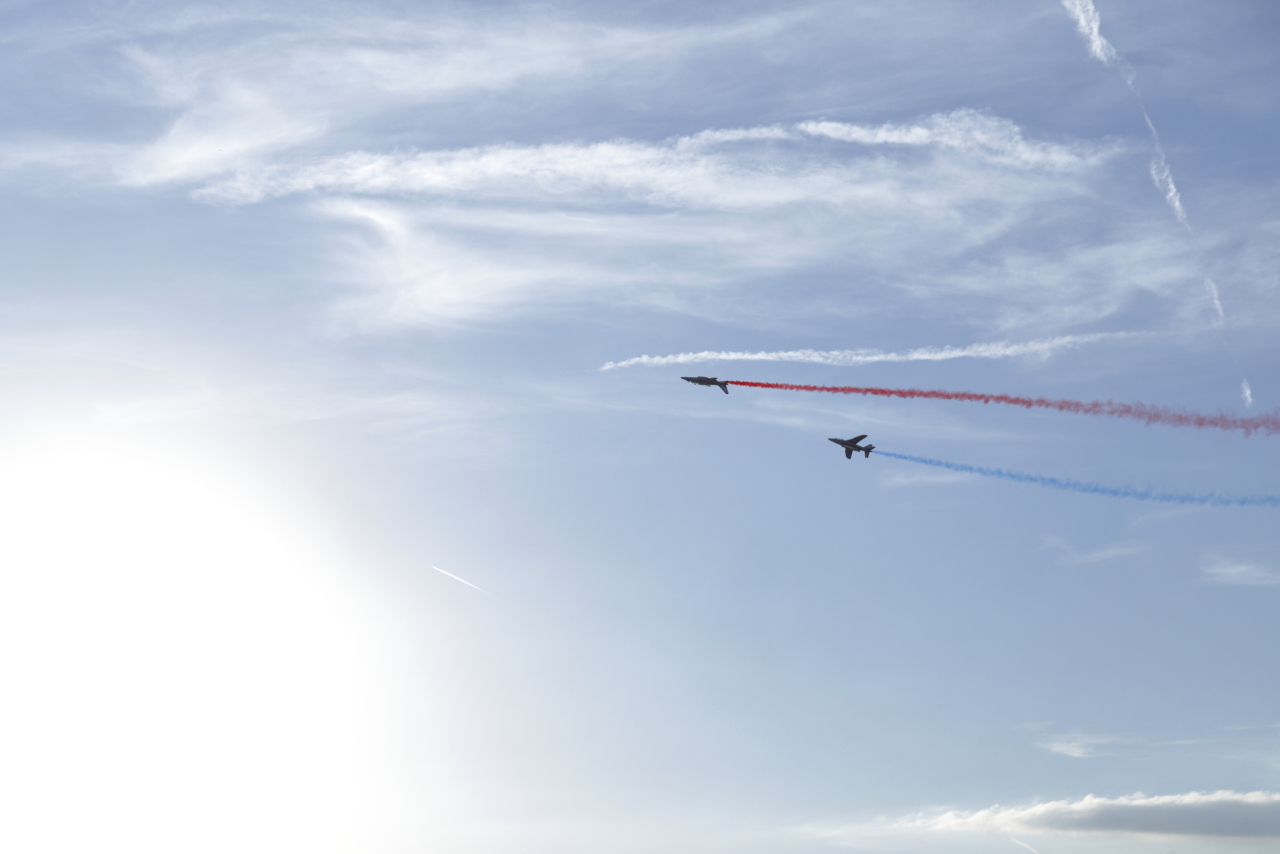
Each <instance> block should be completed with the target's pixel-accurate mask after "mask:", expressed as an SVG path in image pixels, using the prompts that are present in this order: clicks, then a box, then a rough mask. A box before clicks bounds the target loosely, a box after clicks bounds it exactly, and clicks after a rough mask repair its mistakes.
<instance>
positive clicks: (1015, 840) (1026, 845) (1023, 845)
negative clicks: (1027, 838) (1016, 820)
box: [1009, 836, 1040, 854]
mask: <svg viewBox="0 0 1280 854" xmlns="http://www.w3.org/2000/svg"><path fill="white" fill-rule="evenodd" d="M1009 841H1010V842H1012V843H1013V844H1014V845H1021V846H1022V847H1023V848H1025V849H1027V850H1028V851H1030V852H1031V854H1040V852H1039V851H1037V850H1036V849H1034V848H1032V847H1031V846H1030V845H1028V844H1027V843H1025V842H1023V841H1022V840H1021V839H1014V838H1013V837H1012V836H1010V837H1009Z"/></svg>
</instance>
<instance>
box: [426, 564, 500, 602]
mask: <svg viewBox="0 0 1280 854" xmlns="http://www.w3.org/2000/svg"><path fill="white" fill-rule="evenodd" d="M431 568H432V569H434V570H435V571H436V572H439V573H441V574H443V575H447V576H449V577H450V578H452V579H453V580H454V581H461V582H462V583H463V584H465V585H467V586H468V587H475V589H476V590H479V591H480V592H481V593H483V594H485V595H486V596H488V595H489V591H488V590H484V589H482V588H480V587H476V586H475V585H474V584H472V583H471V582H470V581H467V580H466V579H465V578H459V577H458V576H456V575H454V574H453V573H452V572H445V571H444V570H443V569H441V568H440V567H438V566H433V567H431Z"/></svg>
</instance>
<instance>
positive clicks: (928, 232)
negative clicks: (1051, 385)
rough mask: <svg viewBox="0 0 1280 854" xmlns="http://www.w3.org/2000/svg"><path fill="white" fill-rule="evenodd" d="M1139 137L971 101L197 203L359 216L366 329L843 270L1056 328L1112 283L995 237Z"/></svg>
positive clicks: (387, 173)
mask: <svg viewBox="0 0 1280 854" xmlns="http://www.w3.org/2000/svg"><path fill="white" fill-rule="evenodd" d="M837 131H838V133H837ZM837 137H847V138H842V139H837ZM1127 150H1128V148H1127V146H1126V145H1124V144H1120V143H1105V144H1104V143H1094V142H1047V141H1038V140H1028V139H1026V138H1025V136H1024V135H1023V134H1022V132H1021V130H1020V129H1019V128H1018V127H1017V126H1016V125H1014V124H1013V123H1011V122H1009V121H1008V120H1007V119H1003V118H1000V117H996V116H990V115H987V114H984V113H979V112H976V111H973V110H957V111H952V112H949V113H945V114H938V115H935V116H928V117H925V118H923V119H921V120H920V121H919V122H917V123H916V124H914V125H902V124H880V125H854V124H845V123H830V122H827V123H809V124H802V125H791V126H762V127H753V128H738V129H713V130H708V131H703V132H701V133H697V134H692V135H689V136H683V137H675V138H671V139H667V140H662V141H658V142H652V141H644V140H627V139H621V140H610V141H606V142H584V143H554V144H543V145H524V146H519V145H493V146H482V147H477V148H466V149H454V150H447V151H416V152H389V153H377V152H352V153H349V154H345V155H341V156H336V157H330V158H319V159H315V160H309V161H308V160H304V161H299V162H296V163H277V164H274V165H263V166H255V167H246V168H243V169H239V170H237V171H236V172H235V173H234V174H232V175H230V176H229V177H227V178H225V179H218V180H215V181H212V182H210V183H208V184H206V185H205V187H203V188H201V189H200V190H199V191H197V196H198V197H199V198H201V199H204V200H208V201H216V202H222V203H233V204H252V203H255V202H259V201H263V200H265V199H268V198H278V197H282V196H290V195H300V194H305V195H306V196H308V197H310V198H312V199H316V200H317V210H320V211H322V212H324V213H326V214H327V215H330V216H333V217H336V218H338V219H342V220H346V221H349V222H352V223H358V224H359V225H360V226H361V227H362V230H363V236H359V235H358V234H357V235H355V236H353V237H352V239H351V241H349V243H348V245H347V246H346V247H344V248H343V249H342V250H341V252H340V254H341V258H340V259H339V265H338V267H339V268H345V269H348V270H350V274H349V275H350V277H351V278H352V279H353V280H357V281H359V282H361V283H362V284H361V292H362V293H361V295H360V296H359V297H357V298H356V299H355V300H354V301H349V302H348V303H347V304H346V305H347V306H348V307H350V308H352V309H353V310H354V311H355V313H356V314H357V315H358V316H359V317H360V318H362V319H361V320H360V323H361V324H362V325H372V326H379V325H388V324H390V325H404V324H417V323H434V322H438V321H442V320H450V319H459V318H464V317H473V316H478V315H482V314H488V313H492V312H493V311H496V310H500V309H502V308H504V307H510V306H515V305H518V304H521V303H527V302H531V301H546V300H553V301H554V300H561V299H565V298H573V299H584V298H588V299H594V298H605V297H606V295H608V294H614V295H615V296H614V297H610V298H617V295H620V294H621V293H622V290H621V289H623V288H625V293H626V297H625V298H626V299H627V300H628V301H630V302H650V303H656V304H661V305H663V306H664V307H667V308H679V309H681V310H687V307H688V305H689V300H690V299H691V298H692V295H696V294H704V293H707V292H709V291H712V290H714V289H716V288H719V287H722V286H726V287H727V286H729V285H730V284H732V285H733V286H735V287H738V288H742V287H743V286H744V285H746V286H750V285H751V284H752V283H756V282H767V281H769V280H770V279H771V278H777V277H779V276H782V275H794V274H795V273H796V272H798V271H803V270H806V269H813V270H827V271H829V270H831V269H832V268H837V267H845V268H847V269H849V270H856V271H859V272H860V273H861V274H862V275H863V276H864V277H867V278H871V279H873V280H874V279H879V280H880V281H882V282H883V283H884V285H885V286H886V287H887V288H889V289H891V290H896V291H897V292H898V293H899V294H905V295H907V296H908V297H909V298H910V297H913V296H916V295H917V294H918V295H919V296H922V297H928V298H929V299H931V300H934V301H936V300H937V299H939V298H940V297H941V298H946V297H947V295H954V296H957V297H958V296H959V295H961V294H969V295H973V294H974V293H979V294H982V293H990V294H993V295H994V294H996V293H1000V294H1003V297H1002V301H1001V308H1000V310H1001V311H1003V312H1006V313H1012V312H1021V313H1023V315H1024V316H1026V317H1032V316H1036V315H1040V316H1041V319H1042V320H1043V315H1042V314H1041V313H1042V312H1043V311H1044V302H1045V301H1046V300H1047V301H1048V302H1051V303H1053V304H1054V305H1055V306H1057V307H1059V308H1061V309H1065V310H1067V311H1069V312H1071V313H1072V314H1074V315H1076V317H1074V318H1073V319H1072V321H1071V322H1079V321H1081V320H1085V319H1087V318H1088V317H1090V316H1092V317H1097V316H1100V315H1099V314H1098V313H1097V312H1099V311H1100V312H1102V313H1103V314H1105V313H1106V312H1107V311H1108V310H1109V309H1108V308H1106V307H1103V306H1102V305H1099V304H1095V303H1094V302H1093V299H1092V298H1090V297H1088V296H1086V295H1084V294H1083V293H1081V292H1080V290H1081V289H1082V288H1083V289H1086V290H1095V292H1096V285H1095V282H1096V281H1097V280H1098V279H1099V278H1102V279H1107V280H1110V279H1111V276H1110V275H1109V274H1103V275H1101V276H1099V275H1098V274H1097V273H1096V272H1095V273H1091V274H1084V273H1082V274H1080V275H1075V274H1071V273H1069V272H1068V270H1069V265H1064V264H1063V263H1062V261H1063V259H1062V258H1061V257H1057V258H1055V261H1054V263H1053V264H1052V265H1051V266H1052V269H1053V270H1054V271H1055V273H1054V281H1052V282H1051V281H1049V279H1048V278H1046V277H1045V275H1044V274H1043V272H1041V273H1037V274H1036V275H1034V276H1033V277H1031V278H1030V280H1028V277H1027V275H1026V274H1025V273H1023V272H1021V271H1020V269H1019V268H1020V267H1021V266H1022V265H1023V264H1024V263H1032V264H1035V265H1036V266H1040V265H1041V262H1038V261H1033V260H1032V259H1030V258H1025V257H1023V258H1017V257H1011V256H1010V255H1008V254H1007V253H1004V252H1002V251H999V250H996V249H994V246H995V245H997V244H999V243H1001V242H1002V241H1004V240H1006V239H1009V238H1010V236H1011V235H1012V234H1013V233H1015V232H1016V231H1017V230H1018V229H1020V228H1022V227H1023V226H1024V224H1025V223H1026V222H1027V221H1028V220H1029V219H1035V218H1036V217H1037V216H1040V215H1043V214H1042V213H1040V212H1041V211H1042V210H1043V209H1044V206H1046V205H1057V206H1059V207H1060V206H1062V205H1063V204H1091V203H1092V202H1091V201H1090V193H1091V190H1090V187H1091V184H1092V182H1093V181H1095V180H1097V176H1098V175H1099V174H1100V170H1102V169H1103V167H1104V166H1105V165H1106V164H1107V162H1108V161H1110V160H1111V159H1113V158H1115V157H1117V156H1118V155H1120V154H1122V153H1124V152H1125V151H1127ZM957 175H966V176H968V177H967V178H966V179H964V180H957ZM1051 242H1052V241H1051ZM498 246H501V247H502V248H501V251H496V248H497V247H498ZM979 247H991V248H990V249H989V250H988V251H984V252H983V255H984V256H989V257H991V258H992V259H994V260H991V261H987V260H984V261H981V262H978V263H979V264H980V265H981V268H979V267H975V266H974V265H973V264H967V265H963V266H962V267H961V268H960V269H957V265H956V264H955V263H954V259H956V258H957V257H960V256H964V255H966V254H969V253H973V252H975V251H976V250H978V248H979ZM1044 250H1046V251H1055V252H1056V250H1054V249H1052V248H1051V247H1048V246H1046V247H1044ZM1073 251H1074V250H1073ZM1077 257H1078V258H1079V260H1082V261H1085V262H1086V263H1087V264H1092V261H1089V260H1088V259H1086V258H1085V256H1083V255H1078V256H1077ZM992 263H996V264H1000V265H1003V266H1004V269H1002V270H993V269H992V268H991V266H990V265H991V264H992ZM904 265H905V266H904ZM1153 274H1154V275H1155V276H1156V277H1157V278H1160V279H1163V278H1166V277H1167V275H1168V273H1167V272H1166V271H1164V270H1160V269H1158V268H1150V269H1148V270H1147V272H1146V273H1145V274H1143V275H1133V274H1132V272H1129V273H1128V274H1127V275H1126V277H1125V278H1126V280H1127V281H1126V284H1125V285H1124V287H1126V288H1129V287H1134V286H1138V287H1145V286H1147V285H1146V283H1147V282H1150V281H1151V280H1150V278H1149V277H1150V276H1151V275H1153ZM1011 279H1017V280H1018V281H1019V286H1017V287H1016V288H1015V290H1014V291H1013V292H1009V291H1008V290H1006V287H1007V283H1009V281H1010V280H1011ZM1028 281H1029V285H1028ZM1113 299H1114V298H1113V297H1107V298H1106V300H1104V301H1107V300H1113ZM750 304H751V301H750V300H739V301H738V304H737V305H739V306H749V305H750ZM1111 304H1114V302H1112V303H1111ZM735 310H736V306H735ZM1053 310H1054V311H1055V312H1056V311H1058V308H1055V309H1053ZM949 357H951V354H948V353H944V354H942V355H941V358H949Z"/></svg>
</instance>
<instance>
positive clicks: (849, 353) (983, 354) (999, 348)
mask: <svg viewBox="0 0 1280 854" xmlns="http://www.w3.org/2000/svg"><path fill="white" fill-rule="evenodd" d="M1139 334H1141V333H1134V332H1096V333H1093V334H1090V335H1061V336H1058V337H1057V338H1044V339H1040V340H1038V341H1021V342H1010V341H994V342H989V343H983V344H969V345H968V346H965V347H918V348H916V349H914V350H904V351H902V352H897V353H893V352H886V351H884V350H870V349H863V350H772V351H757V352H747V351H737V350H703V351H701V352H698V353H675V354H673V355H670V356H633V357H632V358H630V359H623V360H621V361H618V362H606V363H605V364H603V365H601V366H600V370H602V371H611V370H614V369H615V368H629V367H632V366H633V365H643V366H645V367H662V366H664V365H692V364H697V363H699V362H808V363H811V364H816V365H835V366H853V365H871V364H875V363H877V362H945V361H949V360H951V359H1009V358H1013V357H1016V356H1040V357H1045V356H1050V355H1052V354H1053V353H1056V352H1059V351H1061V350H1068V349H1072V348H1075V347H1081V346H1084V345H1085V344H1092V343H1094V342H1098V341H1114V340H1121V339H1125V338H1131V337H1133V336H1135V335H1139Z"/></svg>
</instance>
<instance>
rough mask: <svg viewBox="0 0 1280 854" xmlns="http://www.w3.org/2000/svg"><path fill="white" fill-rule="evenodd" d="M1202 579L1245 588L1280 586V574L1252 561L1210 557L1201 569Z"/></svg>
mask: <svg viewBox="0 0 1280 854" xmlns="http://www.w3.org/2000/svg"><path fill="white" fill-rule="evenodd" d="M1200 578H1201V580H1202V581H1204V582H1206V583H1208V584H1229V585H1237V586H1244V587H1276V586H1280V572H1277V571H1276V570H1274V569H1271V568H1269V567H1266V566H1263V565H1262V564H1259V563H1252V562H1250V561H1242V560H1232V559H1230V558H1225V557H1219V556H1216V555H1214V556H1209V557H1208V558H1207V559H1206V561H1205V563H1204V565H1203V566H1201V567H1200Z"/></svg>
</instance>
